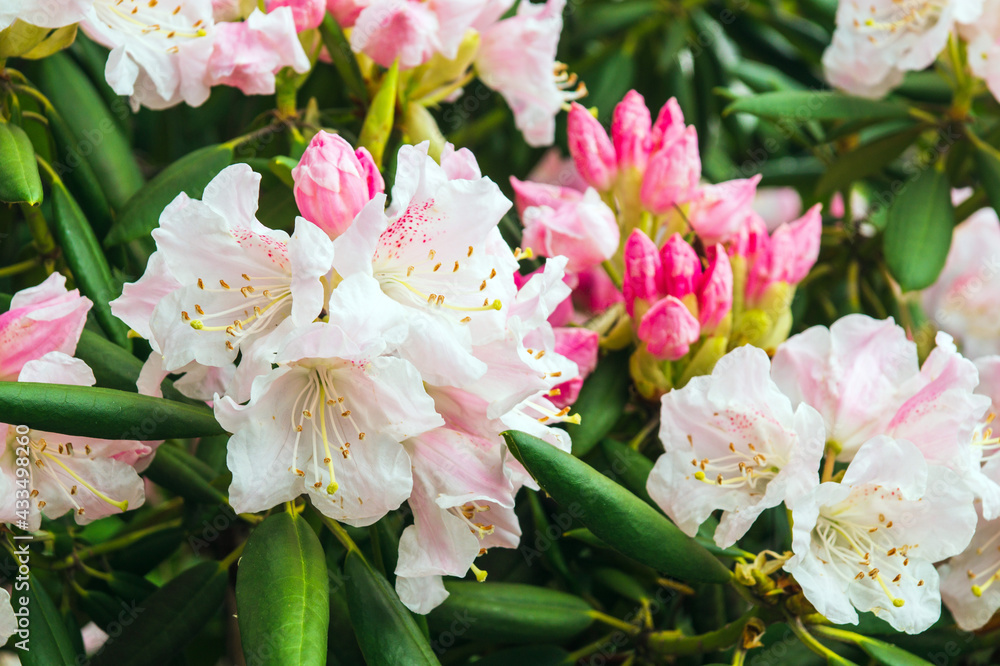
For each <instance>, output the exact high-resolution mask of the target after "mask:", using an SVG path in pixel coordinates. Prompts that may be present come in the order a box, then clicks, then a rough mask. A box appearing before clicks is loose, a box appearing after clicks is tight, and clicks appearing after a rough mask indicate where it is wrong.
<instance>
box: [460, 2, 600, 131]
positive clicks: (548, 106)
mask: <svg viewBox="0 0 1000 666" xmlns="http://www.w3.org/2000/svg"><path fill="white" fill-rule="evenodd" d="M565 4H566V0H547V2H546V3H544V4H541V3H533V2H529V1H528V0H521V2H520V4H518V6H517V14H516V15H515V16H512V17H510V18H507V19H503V20H501V21H498V22H497V23H495V24H493V25H492V26H490V27H489V28H486V29H485V30H483V31H482V37H481V41H480V45H479V52H478V54H477V55H476V61H475V67H476V72H477V74H478V75H479V78H480V79H482V81H483V83H485V84H486V85H487V86H489V87H490V88H492V89H493V90H496V91H497V92H499V93H500V94H501V95H503V97H504V99H505V100H507V104H508V105H509V106H510V108H511V111H513V112H514V123H515V124H516V125H517V128H518V129H519V130H521V133H522V134H524V140H525V141H526V142H527V143H528V145H530V146H547V145H549V144H551V143H552V142H553V141H554V140H555V117H556V115H557V114H558V113H559V111H560V110H561V109H563V108H564V106H565V105H566V103H567V102H570V101H572V100H575V99H579V98H580V97H582V96H583V95H585V94H586V88H584V86H583V84H580V85H579V87H578V86H577V84H576V77H575V76H573V75H569V74H567V73H566V69H565V67H564V66H562V65H560V64H559V63H557V62H556V47H557V46H558V44H559V35H560V33H561V32H562V27H563V21H562V11H563V7H564V6H565Z"/></svg>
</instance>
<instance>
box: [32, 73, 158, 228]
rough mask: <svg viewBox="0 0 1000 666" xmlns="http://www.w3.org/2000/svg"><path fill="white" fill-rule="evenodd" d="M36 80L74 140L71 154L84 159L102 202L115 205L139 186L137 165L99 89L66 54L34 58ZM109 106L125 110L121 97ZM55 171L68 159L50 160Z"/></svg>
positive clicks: (121, 203) (117, 112) (124, 112)
mask: <svg viewBox="0 0 1000 666" xmlns="http://www.w3.org/2000/svg"><path fill="white" fill-rule="evenodd" d="M38 85H39V88H41V90H42V92H43V93H45V96H46V97H48V98H49V101H51V102H52V104H53V106H55V108H56V110H57V111H58V112H59V114H60V115H61V116H62V118H63V119H64V120H65V121H66V123H67V125H68V126H69V128H70V129H71V130H72V132H73V136H74V138H75V139H76V150H77V154H76V157H77V158H79V159H86V160H87V161H89V162H90V165H91V167H92V168H93V170H94V174H95V175H96V176H97V179H98V182H99V183H100V186H101V188H102V189H103V190H104V194H105V196H107V198H108V202H109V203H110V204H111V206H112V207H113V208H115V209H116V210H121V208H122V206H124V205H125V202H126V201H128V200H129V198H130V197H131V196H132V195H133V194H135V193H136V192H137V191H139V188H141V187H142V184H143V181H144V179H143V177H142V170H141V169H140V168H139V164H138V163H137V162H136V161H135V157H133V155H132V148H131V146H130V145H129V142H128V140H127V139H126V137H125V134H124V133H123V132H122V130H121V127H120V126H119V124H118V121H117V120H116V119H115V118H114V116H113V115H112V113H111V110H110V109H108V107H107V105H106V104H105V103H104V100H103V99H102V98H101V94H100V93H99V92H98V91H97V90H96V89H95V88H94V86H93V84H92V83H91V82H90V80H89V79H88V78H87V75H86V74H85V73H84V72H83V70H82V69H80V67H79V66H77V64H76V63H75V62H73V59H72V58H71V57H70V56H69V55H68V54H67V53H56V54H53V55H52V56H50V57H48V58H45V59H43V60H39V61H38ZM118 100H119V102H120V106H116V107H115V109H114V113H115V115H118V116H119V117H122V116H127V115H128V114H129V110H128V105H127V103H126V102H125V100H123V99H121V98H118ZM53 167H54V168H55V169H56V172H57V173H62V172H63V169H65V168H73V165H72V164H65V165H64V164H54V165H53Z"/></svg>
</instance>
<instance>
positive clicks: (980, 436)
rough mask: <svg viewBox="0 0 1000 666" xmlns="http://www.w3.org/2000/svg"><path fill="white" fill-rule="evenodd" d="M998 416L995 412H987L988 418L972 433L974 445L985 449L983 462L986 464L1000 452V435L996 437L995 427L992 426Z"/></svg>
mask: <svg viewBox="0 0 1000 666" xmlns="http://www.w3.org/2000/svg"><path fill="white" fill-rule="evenodd" d="M996 416H997V415H996V413H995V412H990V413H989V414H987V416H986V419H985V420H984V421H983V423H982V424H980V426H979V427H978V428H977V429H976V432H975V434H973V435H972V445H973V446H980V447H982V449H983V457H982V462H983V463H984V464H985V463H987V462H989V461H990V460H992V459H993V458H996V457H997V455H998V454H1000V437H994V436H993V428H991V427H990V424H992V423H993V420H994V419H995V418H996Z"/></svg>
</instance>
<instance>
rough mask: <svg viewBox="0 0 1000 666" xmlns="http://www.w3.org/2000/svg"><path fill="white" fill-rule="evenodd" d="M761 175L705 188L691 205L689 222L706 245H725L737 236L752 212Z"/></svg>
mask: <svg viewBox="0 0 1000 666" xmlns="http://www.w3.org/2000/svg"><path fill="white" fill-rule="evenodd" d="M760 179H761V176H760V175H756V176H754V177H752V178H747V179H742V180H730V181H726V182H724V183H719V184H718V185H705V186H704V187H702V188H701V190H700V191H699V192H698V194H697V195H696V196H695V198H694V199H693V201H692V202H691V210H690V211H689V213H688V219H689V220H690V222H691V227H692V228H693V229H694V230H695V233H697V234H698V236H700V237H701V238H702V240H703V241H704V242H706V243H711V244H715V243H725V242H726V241H728V240H729V239H730V238H732V237H733V236H735V235H737V234H738V233H739V231H740V229H741V226H742V225H743V221H744V220H745V219H746V214H747V213H749V212H752V210H753V209H752V208H751V206H752V204H753V199H754V195H755V194H756V193H757V183H759V182H760Z"/></svg>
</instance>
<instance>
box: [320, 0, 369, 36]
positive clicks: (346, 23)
mask: <svg viewBox="0 0 1000 666" xmlns="http://www.w3.org/2000/svg"><path fill="white" fill-rule="evenodd" d="M371 3H372V0H326V10H327V11H328V12H330V13H331V14H333V18H335V19H337V23H338V24H339V25H340V27H341V28H344V29H347V28H351V27H353V26H354V23H355V22H356V21H357V20H358V16H359V15H360V14H361V12H362V10H363V9H364V8H365V7H367V6H368V5H370V4H371Z"/></svg>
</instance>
